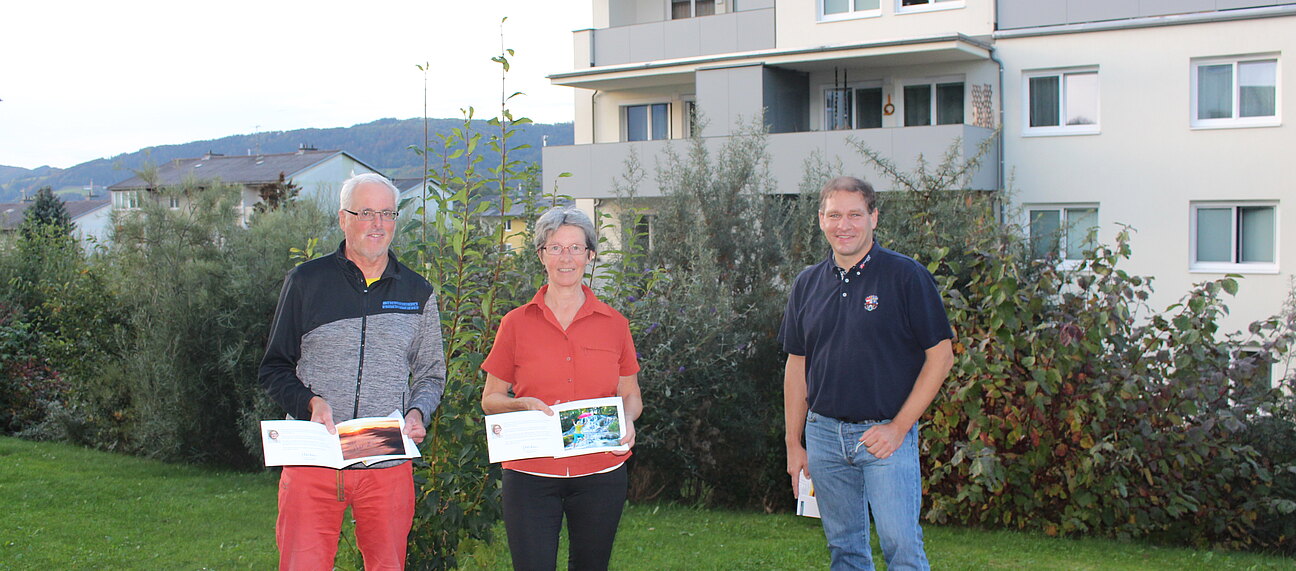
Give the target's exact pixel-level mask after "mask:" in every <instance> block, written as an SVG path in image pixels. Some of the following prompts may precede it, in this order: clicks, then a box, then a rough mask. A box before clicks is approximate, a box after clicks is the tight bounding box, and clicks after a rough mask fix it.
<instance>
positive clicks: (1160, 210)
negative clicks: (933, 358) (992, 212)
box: [543, 0, 1296, 330]
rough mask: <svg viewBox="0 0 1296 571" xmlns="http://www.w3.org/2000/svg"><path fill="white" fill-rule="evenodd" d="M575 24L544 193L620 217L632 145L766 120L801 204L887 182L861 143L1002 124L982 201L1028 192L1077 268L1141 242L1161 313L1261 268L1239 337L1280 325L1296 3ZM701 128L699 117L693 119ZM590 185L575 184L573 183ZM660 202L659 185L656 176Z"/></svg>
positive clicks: (695, 13) (959, 5) (645, 160)
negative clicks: (1119, 238) (809, 193)
mask: <svg viewBox="0 0 1296 571" xmlns="http://www.w3.org/2000/svg"><path fill="white" fill-rule="evenodd" d="M593 7H594V10H593V14H594V26H593V28H591V29H586V30H577V31H575V32H574V33H573V35H574V41H575V50H574V52H575V58H574V61H573V65H572V69H571V70H563V71H559V72H557V73H554V74H553V75H551V76H550V77H551V80H552V82H553V83H554V84H557V85H563V86H568V87H571V88H573V96H574V98H575V102H576V116H575V129H576V131H575V144H573V145H570V146H550V147H547V148H545V149H544V155H543V160H544V174H543V179H544V185H545V188H547V189H549V188H554V187H555V185H556V186H557V188H558V189H559V190H560V191H561V192H563V193H566V194H570V195H572V196H573V197H574V198H575V199H576V203H577V205H578V206H580V207H581V208H583V209H585V210H587V211H589V212H591V213H593V212H594V211H595V210H596V209H604V208H613V207H612V205H611V204H610V202H611V199H613V198H614V193H613V190H612V189H613V181H614V180H615V179H616V178H617V177H618V176H621V175H622V174H623V173H624V171H625V159H626V158H627V157H628V156H629V155H630V154H631V153H632V152H633V153H635V154H637V156H638V158H639V160H640V162H641V163H642V164H643V165H644V167H646V169H647V171H648V172H649V173H651V172H652V169H653V165H654V164H655V161H656V157H657V156H658V155H659V154H660V153H661V152H662V151H663V150H664V149H665V147H666V146H667V145H671V144H674V145H677V146H678V147H679V148H683V147H682V145H683V144H684V142H683V141H679V140H680V139H685V138H688V137H689V136H691V135H692V134H694V133H698V134H700V135H701V136H702V137H703V138H704V140H705V141H706V142H707V144H708V145H714V146H719V145H720V144H722V143H723V142H724V141H725V140H726V138H727V137H729V136H732V135H733V133H734V132H735V126H736V125H738V124H739V123H740V122H742V121H751V120H752V118H753V117H762V118H763V119H762V120H763V121H764V124H765V127H766V128H767V129H768V130H769V133H770V135H769V150H770V158H771V164H770V169H771V172H772V174H773V175H774V177H775V178H776V179H777V181H778V183H779V184H780V185H781V186H784V187H786V188H787V189H788V191H789V192H792V191H794V190H795V185H796V184H797V183H798V181H800V179H801V174H802V168H803V162H804V160H805V158H806V157H807V156H809V155H810V154H811V153H812V152H816V151H817V152H821V153H823V154H824V155H825V156H826V157H829V158H833V157H837V158H840V159H841V160H842V161H843V164H844V165H845V167H846V168H845V170H846V174H853V175H856V176H861V177H862V178H865V179H866V180H870V181H873V182H875V183H880V184H878V186H879V187H880V188H881V189H882V190H887V188H886V186H887V185H886V182H887V181H886V180H885V179H884V178H883V177H882V176H881V175H880V173H877V172H874V171H873V170H872V169H870V168H869V167H868V166H867V165H865V164H864V162H863V161H862V160H861V159H860V157H859V156H858V155H857V154H856V153H855V152H854V151H853V150H852V149H850V148H849V147H848V145H847V139H848V138H854V139H855V140H859V141H862V142H864V143H865V144H867V145H869V146H870V147H872V148H874V149H876V150H878V151H880V152H881V153H883V154H884V155H887V156H890V157H892V159H893V160H895V161H896V162H897V163H899V164H900V165H901V166H902V167H905V168H908V167H911V166H913V165H914V163H915V160H916V158H917V157H918V155H919V154H923V155H925V156H926V157H928V158H932V159H934V158H936V157H939V156H940V155H941V154H942V153H943V152H944V151H945V150H946V149H947V148H948V147H949V145H950V144H951V143H952V142H953V141H955V140H959V141H962V143H961V144H962V148H963V149H964V152H965V153H970V152H971V151H972V150H973V149H975V148H976V147H977V145H978V144H980V143H981V142H982V141H984V140H985V139H986V138H987V137H990V136H991V135H992V133H993V130H994V128H995V127H997V126H1000V125H1002V127H1003V141H1002V146H1001V147H1000V148H1001V149H1002V160H1000V155H999V154H998V150H996V154H994V155H992V156H990V157H988V158H987V160H986V161H985V162H984V163H983V166H982V168H981V170H980V171H979V172H977V173H975V175H974V176H973V179H972V183H971V186H972V188H976V189H989V188H1001V187H1003V186H1004V185H1005V181H1011V186H1012V188H1013V189H1014V191H1015V199H1016V200H1017V201H1018V203H1019V204H1018V205H1019V206H1021V207H1022V215H1021V216H1022V218H1021V219H1020V220H1018V222H1020V223H1021V224H1022V225H1023V228H1025V230H1024V231H1026V232H1029V233H1030V235H1031V237H1032V246H1033V248H1034V249H1035V250H1036V251H1037V253H1038V254H1040V255H1044V254H1047V253H1049V252H1057V253H1058V254H1060V255H1061V257H1062V258H1064V259H1066V258H1070V259H1074V258H1076V257H1078V256H1079V255H1080V252H1081V251H1083V249H1084V248H1085V247H1086V246H1088V245H1090V244H1091V243H1092V242H1091V239H1090V238H1089V236H1090V233H1089V229H1091V228H1096V229H1097V230H1096V233H1095V234H1093V236H1094V238H1095V239H1096V240H1099V241H1102V242H1107V243H1110V242H1111V241H1112V240H1113V239H1114V238H1115V235H1116V233H1117V232H1118V231H1119V230H1120V229H1121V228H1122V227H1123V226H1122V225H1125V226H1129V227H1132V228H1134V229H1135V230H1136V232H1135V234H1134V238H1133V242H1132V246H1133V257H1132V259H1131V260H1130V261H1129V263H1128V264H1127V265H1126V269H1127V270H1128V271H1130V272H1132V273H1136V274H1142V275H1149V276H1154V277H1155V281H1154V284H1155V287H1156V295H1155V296H1154V298H1153V299H1152V300H1151V305H1152V307H1153V308H1154V309H1158V310H1159V309H1164V308H1165V307H1166V306H1168V305H1169V304H1171V303H1174V302H1175V301H1177V300H1178V299H1179V298H1180V297H1181V296H1182V295H1183V294H1184V293H1185V292H1186V291H1187V290H1188V289H1189V288H1190V287H1191V284H1193V283H1195V282H1199V281H1203V280H1208V279H1214V278H1218V277H1220V276H1222V275H1225V274H1229V273H1236V274H1241V275H1243V276H1244V279H1243V280H1241V281H1242V285H1241V290H1240V292H1239V295H1238V296H1237V297H1236V298H1234V299H1231V300H1230V301H1229V303H1230V309H1231V315H1230V316H1229V318H1228V322H1227V323H1226V324H1225V326H1226V327H1227V328H1230V329H1234V330H1236V329H1241V328H1244V327H1245V326H1246V324H1248V323H1250V322H1251V321H1252V320H1255V319H1259V318H1262V317H1265V316H1268V315H1272V314H1274V313H1276V312H1277V311H1279V310H1280V309H1281V307H1282V302H1283V300H1284V299H1285V297H1286V295H1287V292H1288V291H1289V289H1290V286H1291V269H1292V268H1293V267H1294V266H1296V248H1282V247H1281V243H1282V236H1284V235H1286V236H1293V235H1296V221H1293V220H1296V217H1287V218H1284V217H1283V216H1282V209H1283V202H1284V199H1286V202H1289V203H1290V202H1292V200H1293V199H1294V198H1296V194H1293V186H1294V185H1296V161H1293V160H1290V159H1286V158H1285V155H1288V154H1290V152H1291V150H1292V149H1293V148H1296V145H1294V143H1296V131H1293V129H1292V127H1290V126H1284V125H1283V123H1282V112H1283V109H1284V108H1286V109H1293V105H1294V104H1296V102H1293V101H1292V100H1291V98H1292V97H1296V89H1284V87H1283V86H1284V82H1285V81H1287V80H1286V79H1285V78H1286V77H1287V76H1288V75H1290V74H1285V73H1283V63H1284V61H1283V60H1284V54H1292V53H1296V51H1294V50H1296V0H1292V1H1285V2H1284V1H1273V0H1270V1H1263V0H997V1H995V0H593ZM698 117H701V118H702V120H701V121H698V120H696V118H698ZM564 172H566V173H571V176H570V177H568V178H559V176H558V175H559V174H560V173H564ZM639 194H640V195H641V196H649V197H651V196H655V195H659V194H660V189H659V188H657V186H656V181H655V180H652V177H651V176H649V177H648V180H645V181H643V183H642V184H641V186H640V188H639Z"/></svg>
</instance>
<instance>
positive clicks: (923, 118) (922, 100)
mask: <svg viewBox="0 0 1296 571" xmlns="http://www.w3.org/2000/svg"><path fill="white" fill-rule="evenodd" d="M901 101H902V102H903V104H904V124H905V126H906V127H913V126H918V125H933V124H934V125H957V124H961V123H963V82H962V81H959V82H957V83H953V82H951V83H920V84H910V85H906V86H904V96H903V97H901ZM933 117H934V118H935V119H936V121H935V123H933V122H932V118H933Z"/></svg>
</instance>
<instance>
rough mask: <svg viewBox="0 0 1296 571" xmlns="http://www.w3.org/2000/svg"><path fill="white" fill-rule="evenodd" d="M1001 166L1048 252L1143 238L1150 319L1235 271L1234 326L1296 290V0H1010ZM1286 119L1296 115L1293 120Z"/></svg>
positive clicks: (1136, 268) (1040, 248)
mask: <svg viewBox="0 0 1296 571" xmlns="http://www.w3.org/2000/svg"><path fill="white" fill-rule="evenodd" d="M994 50H995V53H996V54H997V56H998V58H999V59H1000V60H1001V61H1003V62H1004V101H1005V109H1006V111H1005V114H1004V131H1003V134H1004V157H1005V166H1006V170H1007V172H1008V173H1009V174H1010V175H1011V177H1012V180H1013V187H1014V188H1015V190H1016V193H1017V196H1016V198H1017V200H1019V201H1020V203H1021V205H1022V206H1023V213H1022V216H1023V219H1022V220H1020V222H1022V223H1023V224H1024V225H1025V227H1026V228H1029V232H1030V233H1031V237H1032V247H1033V248H1034V249H1035V250H1036V251H1037V252H1038V253H1040V254H1043V253H1045V252H1048V251H1050V250H1051V251H1056V252H1058V253H1059V254H1060V255H1061V257H1062V258H1064V259H1067V258H1075V257H1078V256H1079V255H1080V252H1081V251H1083V249H1084V248H1085V247H1087V246H1088V245H1089V241H1090V236H1093V235H1094V234H1092V233H1091V232H1090V230H1091V229H1095V228H1096V229H1097V230H1096V239H1097V240H1098V241H1101V242H1106V243H1110V242H1112V241H1113V240H1114V239H1115V237H1116V234H1117V232H1119V231H1120V230H1121V229H1122V228H1123V227H1125V226H1128V227H1130V228H1132V229H1133V230H1134V233H1133V239H1132V242H1131V246H1132V250H1133V255H1132V257H1131V259H1130V260H1129V263H1128V264H1127V269H1128V270H1129V271H1131V272H1133V273H1136V274H1140V275H1147V276H1153V277H1154V278H1155V279H1154V281H1153V285H1154V287H1155V295H1154V296H1153V298H1152V299H1151V300H1150V304H1151V306H1152V308H1153V309H1154V310H1161V309H1164V308H1165V307H1167V306H1169V305H1170V304H1173V303H1175V302H1177V301H1178V300H1179V299H1180V298H1181V297H1182V296H1183V295H1184V293H1185V292H1187V291H1188V290H1189V288H1190V287H1191V286H1192V284H1194V283H1197V282H1202V281H1206V280H1212V279H1217V278H1220V277H1222V276H1224V275H1226V274H1239V275H1241V276H1242V279H1241V280H1240V288H1239V292H1238V295H1237V296H1235V297H1233V298H1231V299H1229V300H1228V304H1229V309H1230V315H1229V317H1228V318H1227V320H1226V322H1225V323H1224V326H1225V329H1227V330H1241V329H1244V328H1245V327H1246V326H1247V325H1248V324H1249V323H1251V322H1252V321H1254V320H1257V319H1262V318H1264V317H1267V316H1270V315H1273V314H1275V313H1277V312H1278V311H1280V310H1281V308H1282V303H1283V301H1284V300H1285V298H1286V296H1287V293H1288V292H1289V291H1290V289H1291V287H1292V280H1291V276H1292V269H1293V268H1294V267H1296V248H1283V247H1282V243H1283V241H1284V240H1283V237H1284V236H1285V237H1288V238H1287V239H1290V238H1291V237H1293V236H1296V217H1292V216H1286V217H1284V216H1283V214H1284V212H1283V211H1284V209H1285V208H1291V206H1292V205H1293V202H1294V201H1296V161H1293V160H1291V158H1290V156H1291V153H1292V150H1293V149H1296V129H1294V128H1293V127H1292V126H1291V125H1290V124H1287V125H1284V121H1283V112H1284V110H1287V111H1288V112H1290V111H1291V110H1296V100H1293V97H1296V89H1292V88H1290V87H1286V86H1289V85H1291V80H1290V79H1289V78H1290V77H1292V75H1291V74H1290V73H1285V72H1284V64H1286V63H1287V62H1286V61H1285V59H1287V58H1289V57H1290V56H1291V55H1292V54H1296V2H1293V1H1285V2H1279V1H1272V0H1271V1H1260V0H1251V1H1247V0H1175V1H1170V0H1137V1H1135V0H1121V1H1094V0H999V13H998V31H997V32H996V33H995V38H994ZM1288 123H1290V121H1288Z"/></svg>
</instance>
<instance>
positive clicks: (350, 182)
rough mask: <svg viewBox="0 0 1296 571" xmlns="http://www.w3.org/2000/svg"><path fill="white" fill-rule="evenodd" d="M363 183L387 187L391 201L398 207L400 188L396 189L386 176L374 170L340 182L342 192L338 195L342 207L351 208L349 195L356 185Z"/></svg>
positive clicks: (352, 192)
mask: <svg viewBox="0 0 1296 571" xmlns="http://www.w3.org/2000/svg"><path fill="white" fill-rule="evenodd" d="M363 184H380V185H382V186H385V187H387V190H390V191H391V193H392V203H393V204H395V205H396V207H397V208H400V190H397V189H396V185H394V184H392V182H391V181H390V180H387V177H385V176H383V175H380V174H378V173H376V172H367V173H364V174H358V175H355V176H353V177H351V178H348V179H347V180H346V182H344V183H342V193H341V194H340V195H339V199H340V200H341V206H342V208H351V195H352V194H355V189H356V187H359V186H360V185H363Z"/></svg>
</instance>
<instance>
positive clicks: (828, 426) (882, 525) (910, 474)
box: [805, 412, 930, 571]
mask: <svg viewBox="0 0 1296 571" xmlns="http://www.w3.org/2000/svg"><path fill="white" fill-rule="evenodd" d="M884 422H889V421H884ZM874 424H877V423H874V422H864V423H853V422H842V421H840V420H837V419H835V418H829V417H826V416H821V415H818V414H815V413H813V412H811V413H809V414H808V415H807V416H806V429H805V439H806V454H807V455H808V457H809V458H808V459H809V464H810V479H811V481H813V482H814V489H815V497H816V499H817V500H818V503H819V515H820V518H821V520H822V523H823V528H824V535H825V536H827V538H828V550H829V552H830V553H831V554H832V568H833V569H834V570H842V569H866V570H871V569H873V556H872V550H871V549H870V548H869V512H872V513H873V521H874V522H875V523H876V524H877V533H878V538H879V539H880V540H881V542H882V553H883V555H885V556H886V562H887V571H899V570H901V569H930V566H929V565H928V564H927V554H926V553H925V552H924V551H923V539H922V526H920V525H919V524H918V517H919V513H920V511H921V510H922V473H921V471H920V470H919V467H918V426H917V425H914V427H913V428H911V429H909V433H908V434H906V435H905V439H904V443H903V444H901V445H900V448H899V449H897V450H896V451H895V453H893V454H892V455H891V456H890V457H889V458H887V459H885V460H879V459H878V458H876V457H875V456H873V455H872V454H869V452H868V449H867V447H865V446H863V445H860V444H859V438H860V436H862V435H863V434H864V431H865V430H868V429H869V427H870V426H873V425H874Z"/></svg>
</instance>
